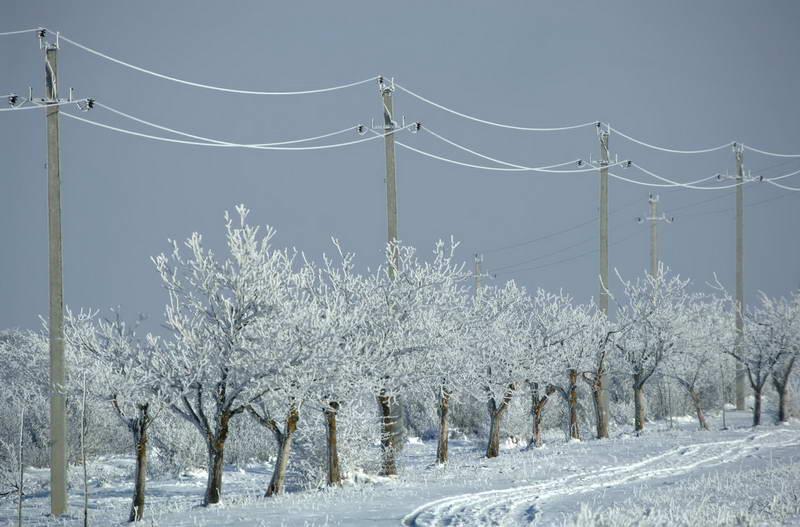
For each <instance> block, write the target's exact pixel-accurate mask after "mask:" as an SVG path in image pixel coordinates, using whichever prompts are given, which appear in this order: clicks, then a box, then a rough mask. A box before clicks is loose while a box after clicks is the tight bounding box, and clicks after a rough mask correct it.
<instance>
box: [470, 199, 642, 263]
mask: <svg viewBox="0 0 800 527" xmlns="http://www.w3.org/2000/svg"><path fill="white" fill-rule="evenodd" d="M638 202H639V199H638V198H637V199H636V200H634V201H630V202H628V203H626V204H624V205H622V206H621V207H617V208H616V209H614V210H613V211H611V213H610V214H617V213H619V212H621V211H622V210H624V209H626V208H628V207H630V206H632V205H634V204H636V203H638ZM597 220H598V218H597V217H596V216H595V217H593V218H590V219H588V220H586V221H582V222H580V223H576V224H575V225H572V226H570V227H567V228H565V229H561V230H558V231H554V232H550V233H548V234H544V235H542V236H538V237H536V238H532V239H530V240H525V241H522V242H519V243H515V244H512V245H505V246H503V247H497V248H494V249H488V250H483V251H481V252H482V253H483V254H492V253H498V252H503V251H508V250H511V249H517V248H519V247H524V246H526V245H531V244H534V243H536V242H540V241H544V240H547V239H550V238H553V237H554V236H558V235H560V234H566V233H568V232H572V231H574V230H576V229H579V228H581V227H583V226H586V225H590V224H592V223H595V222H596V221H597Z"/></svg>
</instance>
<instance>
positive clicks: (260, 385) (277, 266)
mask: <svg viewBox="0 0 800 527" xmlns="http://www.w3.org/2000/svg"><path fill="white" fill-rule="evenodd" d="M237 212H238V216H239V218H238V221H234V219H233V218H231V217H230V216H229V215H228V214H227V213H226V214H225V224H226V242H227V250H228V252H229V255H228V256H227V257H226V258H225V259H224V260H221V259H219V258H218V257H217V255H216V254H215V253H214V252H213V251H211V250H210V249H207V248H205V247H204V246H203V243H202V241H203V240H202V236H201V235H200V234H198V233H194V234H192V235H191V237H189V238H188V239H187V240H186V242H185V243H184V249H185V250H186V251H187V252H188V255H186V256H185V255H184V254H183V251H182V250H181V247H180V246H179V245H178V244H177V243H176V242H172V245H173V250H172V252H171V254H170V255H169V256H167V255H164V254H161V255H159V256H157V257H155V258H154V259H153V261H154V263H155V266H156V269H157V270H158V272H159V274H160V275H161V280H162V283H163V285H164V288H165V289H166V290H167V293H168V295H169V302H168V304H167V306H166V312H165V318H166V327H167V328H168V329H169V330H170V332H171V333H172V337H171V339H168V340H166V341H165V343H164V344H165V345H164V347H163V350H164V351H163V353H166V354H167V355H168V356H169V358H170V360H169V361H165V364H164V366H165V367H164V368H161V369H160V370H159V371H158V372H157V373H158V375H159V376H160V383H161V386H162V388H163V389H165V390H170V391H171V392H172V393H173V394H175V395H178V398H177V399H178V402H175V403H173V404H171V405H170V407H171V409H172V410H173V411H174V412H175V413H176V414H177V415H179V416H181V417H182V418H184V419H185V420H186V421H188V422H189V423H191V424H192V425H193V426H194V427H195V429H196V430H197V431H198V433H199V434H200V436H201V438H202V440H203V441H204V443H205V445H206V449H207V452H208V482H207V485H206V491H205V495H204V498H203V504H204V505H209V504H214V503H218V502H219V500H220V496H221V492H222V473H223V463H224V455H225V441H226V440H227V439H228V435H229V433H230V421H231V419H233V418H234V417H236V416H238V415H240V414H242V413H243V412H245V411H246V409H247V408H248V407H249V406H251V405H252V404H254V403H256V402H257V401H259V400H260V399H261V398H262V397H264V396H265V394H267V393H268V392H269V390H270V386H269V385H268V381H269V379H271V378H273V377H274V375H275V373H276V370H277V368H278V366H279V365H277V364H275V363H273V362H271V361H268V360H264V355H263V346H264V345H268V344H270V343H269V342H264V338H265V337H264V331H263V328H264V327H270V325H271V323H273V322H275V321H278V320H280V313H281V310H282V309H283V307H284V306H285V294H286V290H287V287H286V283H287V281H288V280H289V276H290V275H291V273H292V257H291V256H290V255H289V254H288V252H287V251H276V250H273V249H272V246H271V244H270V242H271V240H272V238H273V236H274V230H272V229H270V228H267V229H266V230H265V231H264V232H263V234H262V233H261V231H260V229H259V228H258V227H254V226H251V225H248V224H247V223H246V218H247V214H248V211H247V209H246V208H245V207H244V206H239V207H237ZM273 328H274V330H275V331H279V330H280V328H277V327H276V326H273Z"/></svg>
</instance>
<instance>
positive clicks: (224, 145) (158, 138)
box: [62, 113, 414, 151]
mask: <svg viewBox="0 0 800 527" xmlns="http://www.w3.org/2000/svg"><path fill="white" fill-rule="evenodd" d="M62 115H63V116H64V117H68V118H70V119H74V120H77V121H81V122H83V123H86V124H90V125H92V126H98V127H100V128H105V129H107V130H113V131H115V132H120V133H123V134H127V135H133V136H136V137H142V138H145V139H152V140H154V141H162V142H166V143H177V144H184V145H191V146H206V147H219V148H246V149H254V150H281V151H306V150H328V149H333V148H339V147H343V146H350V145H355V144H359V143H365V142H367V141H373V140H375V139H377V138H381V137H385V136H386V135H389V134H394V133H396V132H398V131H400V130H405V129H408V128H410V127H411V126H414V124H411V125H408V126H405V127H403V128H397V129H395V130H390V131H388V132H386V133H385V134H377V135H375V136H371V137H364V138H361V139H356V140H353V141H346V142H344V143H334V144H327V145H314V146H298V147H290V146H258V145H248V144H239V143H222V144H220V143H208V142H201V141H185V140H182V139H173V138H170V137H162V136H157V135H151V134H144V133H141V132H135V131H133V130H128V129H125V128H120V127H117V126H111V125H108V124H105V123H99V122H97V121H92V120H90V119H85V118H83V117H78V116H77V115H74V114H69V113H63V114H62Z"/></svg>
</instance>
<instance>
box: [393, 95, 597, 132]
mask: <svg viewBox="0 0 800 527" xmlns="http://www.w3.org/2000/svg"><path fill="white" fill-rule="evenodd" d="M394 86H395V88H397V89H399V90H402V91H403V92H405V93H407V94H409V95H411V96H412V97H416V98H417V99H419V100H420V101H422V102H425V103H428V104H430V105H431V106H435V107H436V108H439V109H440V110H444V111H446V112H450V113H452V114H453V115H457V116H459V117H463V118H464V119H469V120H470V121H475V122H478V123H482V124H488V125H490V126H497V127H499V128H508V129H510V130H521V131H524V132H561V131H565V130H576V129H578V128H585V127H587V126H597V121H591V122H588V123H582V124H574V125H569V126H556V127H532V126H515V125H511V124H503V123H498V122H495V121H488V120H486V119H480V118H478V117H473V116H472V115H467V114H465V113H461V112H458V111H456V110H453V109H452V108H448V107H446V106H444V105H442V104H439V103H436V102H433V101H432V100H430V99H426V98H425V97H423V96H422V95H420V94H418V93H414V92H413V91H411V90H409V89H408V88H405V87H403V86H400V85H399V84H397V83H395V84H394Z"/></svg>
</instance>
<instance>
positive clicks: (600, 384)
mask: <svg viewBox="0 0 800 527" xmlns="http://www.w3.org/2000/svg"><path fill="white" fill-rule="evenodd" d="M597 129H598V132H599V134H600V135H599V137H600V221H599V223H600V282H601V284H600V297H599V298H598V303H599V306H600V309H601V310H602V311H603V313H604V314H605V315H606V316H608V291H607V290H606V289H607V288H608V286H609V284H608V130H606V131H603V130H602V129H601V128H600V123H599V122H598V123H597ZM605 376H606V373H605V371H604V367H601V368H600V369H599V370H598V371H597V378H596V379H595V381H594V387H593V389H594V390H595V393H594V398H595V406H596V414H597V437H598V438H604V437H606V438H607V437H608V415H609V413H608V389H607V387H606V379H605Z"/></svg>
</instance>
